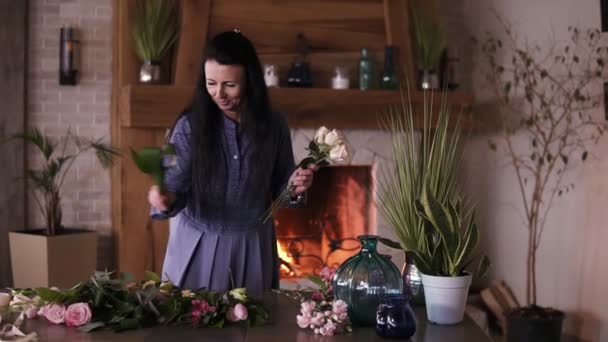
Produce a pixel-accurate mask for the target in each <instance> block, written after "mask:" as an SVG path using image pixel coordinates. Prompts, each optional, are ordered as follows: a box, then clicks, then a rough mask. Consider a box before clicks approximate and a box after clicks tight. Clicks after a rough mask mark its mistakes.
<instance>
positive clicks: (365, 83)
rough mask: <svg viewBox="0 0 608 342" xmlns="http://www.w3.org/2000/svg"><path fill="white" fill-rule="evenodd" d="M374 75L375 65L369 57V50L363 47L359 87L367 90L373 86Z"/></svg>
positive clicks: (360, 60)
mask: <svg viewBox="0 0 608 342" xmlns="http://www.w3.org/2000/svg"><path fill="white" fill-rule="evenodd" d="M373 75H374V65H373V64H372V60H371V59H370V58H369V52H368V51H367V49H366V48H363V49H361V58H360V59H359V89H361V90H367V89H371V88H372V82H373Z"/></svg>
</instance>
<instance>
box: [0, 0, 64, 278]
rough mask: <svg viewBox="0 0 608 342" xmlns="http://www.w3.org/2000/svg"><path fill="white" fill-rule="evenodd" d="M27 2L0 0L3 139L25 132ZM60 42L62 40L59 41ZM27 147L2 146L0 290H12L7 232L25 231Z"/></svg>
mask: <svg viewBox="0 0 608 342" xmlns="http://www.w3.org/2000/svg"><path fill="white" fill-rule="evenodd" d="M27 8H28V6H27V1H14V0H0V22H1V23H2V25H1V26H0V46H2V49H1V50H0V75H2V76H0V77H1V78H2V81H1V82H0V103H1V104H2V110H0V138H1V139H4V138H6V137H8V136H9V135H12V134H16V133H21V132H23V129H24V125H25V103H26V100H25V94H26V93H25V87H26V86H25V79H26V78H25V77H26V75H25V67H26V66H25V61H26V59H25V56H26V47H27ZM57 39H59V38H58V37H57ZM24 160H25V153H24V144H23V142H22V141H13V142H11V143H8V144H1V145H0V164H1V165H2V171H0V189H2V191H1V192H0V222H2V224H0V288H5V287H9V286H12V277H11V265H10V260H11V259H10V257H9V246H8V232H9V231H15V230H22V229H24V228H25V214H24V211H25V205H26V202H25V182H22V181H18V182H15V179H18V178H22V177H23V175H24V171H23V170H24Z"/></svg>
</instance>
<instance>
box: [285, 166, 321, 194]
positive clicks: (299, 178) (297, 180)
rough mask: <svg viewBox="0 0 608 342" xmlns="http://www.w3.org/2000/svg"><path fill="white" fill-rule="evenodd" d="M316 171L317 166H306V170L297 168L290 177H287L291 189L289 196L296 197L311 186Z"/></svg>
mask: <svg viewBox="0 0 608 342" xmlns="http://www.w3.org/2000/svg"><path fill="white" fill-rule="evenodd" d="M317 170H319V166H318V165H315V164H308V168H306V169H302V168H300V167H299V168H297V169H296V170H295V171H294V172H293V174H292V175H291V177H289V185H290V188H293V190H291V191H290V192H289V195H290V196H291V197H296V196H298V195H300V194H301V193H303V192H305V191H306V190H308V189H309V188H310V187H311V186H312V179H313V176H314V173H315V171H317Z"/></svg>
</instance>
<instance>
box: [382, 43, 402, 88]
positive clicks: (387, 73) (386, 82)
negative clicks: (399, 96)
mask: <svg viewBox="0 0 608 342" xmlns="http://www.w3.org/2000/svg"><path fill="white" fill-rule="evenodd" d="M398 86H399V82H398V81H397V76H396V75H395V47H394V46H391V45H389V46H387V47H386V48H385V49H384V69H383V70H382V80H381V81H380V88H382V89H397V87H398Z"/></svg>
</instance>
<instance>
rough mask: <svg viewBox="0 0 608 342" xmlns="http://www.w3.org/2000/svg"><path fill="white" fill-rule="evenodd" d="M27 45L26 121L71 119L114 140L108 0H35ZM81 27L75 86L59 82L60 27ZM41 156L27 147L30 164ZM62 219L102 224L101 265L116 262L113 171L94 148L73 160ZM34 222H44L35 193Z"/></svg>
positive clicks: (76, 127) (44, 124)
mask: <svg viewBox="0 0 608 342" xmlns="http://www.w3.org/2000/svg"><path fill="white" fill-rule="evenodd" d="M29 11H30V17H29V21H30V24H29V25H30V26H29V28H30V32H29V48H28V65H29V73H28V85H27V90H28V114H27V124H28V126H34V127H38V128H40V129H42V130H43V131H44V133H46V134H48V135H51V136H53V137H59V136H62V135H64V134H65V133H66V130H67V128H68V127H70V128H71V129H72V131H73V132H75V133H77V134H78V135H81V136H85V137H96V138H97V137H105V139H106V141H108V142H109V141H110V90H111V88H110V87H111V77H112V68H111V62H112V1H111V0H31V1H30V9H29ZM63 25H66V26H67V25H71V26H73V27H76V28H77V29H78V32H79V38H80V52H81V59H80V67H79V72H80V79H79V82H78V85H77V86H75V87H74V86H60V85H59V76H58V73H59V71H58V69H59V29H60V28H61V27H62V26H63ZM38 162H39V156H38V152H37V151H33V150H32V149H31V148H29V149H28V165H30V166H32V167H34V166H35V165H36V163H38ZM62 195H63V197H62V199H63V207H64V217H63V221H64V225H65V226H68V227H83V228H87V229H94V230H97V231H98V232H99V234H100V241H99V243H100V246H99V258H98V266H99V267H100V268H106V267H107V268H110V269H111V268H112V267H113V263H112V253H113V252H112V245H111V238H110V234H111V229H110V225H111V223H110V221H111V217H110V214H111V213H110V174H109V171H108V170H104V169H102V168H101V167H100V166H99V164H98V163H97V161H96V159H95V158H94V157H93V156H92V155H87V156H83V157H81V159H79V160H77V162H76V163H74V165H73V167H72V169H71V171H70V174H69V175H68V177H67V181H66V183H65V185H64V187H63V192H62ZM27 217H28V221H29V226H37V227H40V226H42V225H43V224H44V223H43V222H44V221H43V220H42V217H41V216H40V215H39V211H38V208H37V206H36V204H35V202H34V201H32V200H30V204H29V208H28V214H27Z"/></svg>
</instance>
